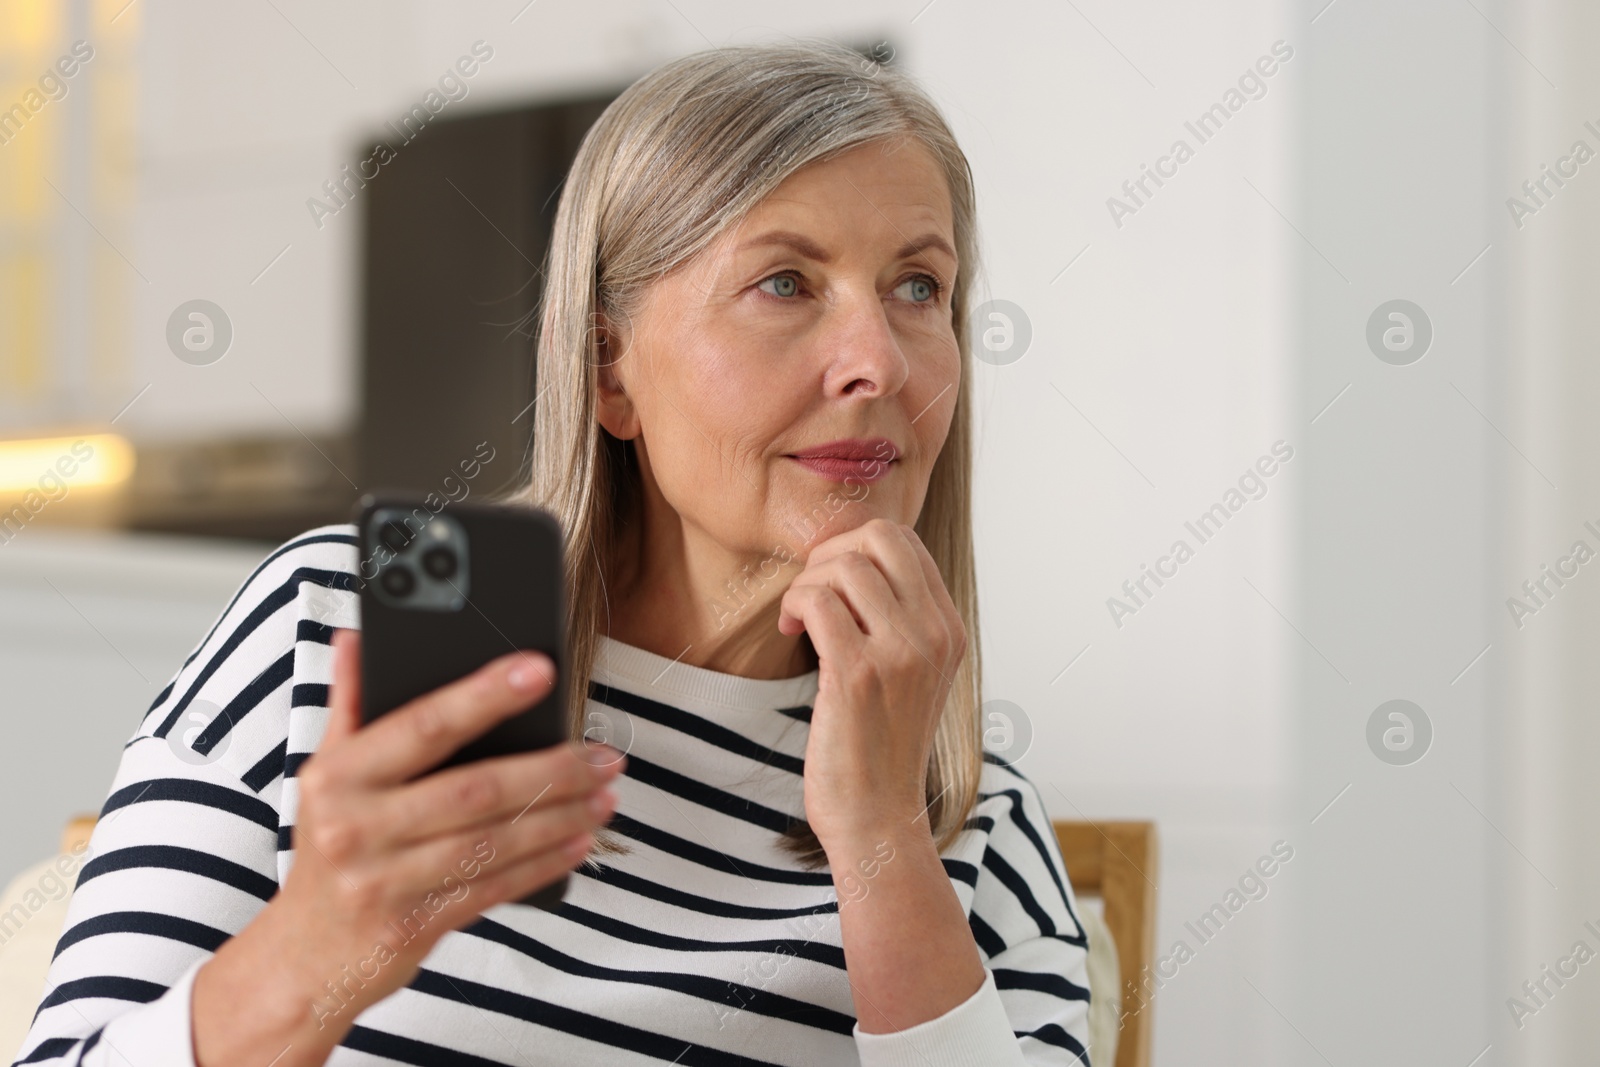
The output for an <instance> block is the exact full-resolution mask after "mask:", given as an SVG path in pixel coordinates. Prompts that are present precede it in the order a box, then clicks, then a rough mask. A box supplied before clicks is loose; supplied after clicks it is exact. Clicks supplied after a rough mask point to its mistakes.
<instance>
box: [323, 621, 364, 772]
mask: <svg viewBox="0 0 1600 1067" xmlns="http://www.w3.org/2000/svg"><path fill="white" fill-rule="evenodd" d="M330 644H331V645H332V648H333V685H332V687H331V688H330V689H329V691H328V725H327V727H326V729H325V730H324V731H323V734H322V740H321V742H319V743H318V746H317V747H318V748H319V749H321V748H326V747H328V746H330V745H333V744H335V743H337V742H338V741H340V740H342V739H343V738H346V737H349V736H350V735H351V734H353V733H355V732H356V731H357V730H359V729H361V634H360V633H358V632H357V631H355V630H335V631H334V632H333V640H332V641H331V642H330Z"/></svg>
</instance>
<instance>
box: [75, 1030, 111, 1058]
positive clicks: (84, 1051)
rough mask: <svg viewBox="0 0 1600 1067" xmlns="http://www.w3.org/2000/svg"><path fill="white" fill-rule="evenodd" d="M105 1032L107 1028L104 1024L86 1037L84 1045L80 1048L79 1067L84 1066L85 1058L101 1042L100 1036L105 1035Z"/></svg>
mask: <svg viewBox="0 0 1600 1067" xmlns="http://www.w3.org/2000/svg"><path fill="white" fill-rule="evenodd" d="M105 1032H106V1028H105V1027H103V1026H102V1027H101V1028H100V1029H98V1030H96V1031H95V1032H94V1033H92V1034H90V1035H89V1036H88V1037H86V1038H84V1041H83V1047H82V1048H80V1049H79V1050H78V1067H83V1058H84V1057H85V1056H87V1055H88V1054H89V1053H90V1052H92V1051H94V1047H95V1046H96V1045H98V1044H99V1043H100V1038H101V1037H102V1036H104V1035H105Z"/></svg>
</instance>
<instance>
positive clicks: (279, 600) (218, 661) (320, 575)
mask: <svg viewBox="0 0 1600 1067" xmlns="http://www.w3.org/2000/svg"><path fill="white" fill-rule="evenodd" d="M305 582H310V583H312V584H313V585H320V586H323V587H324V588H328V589H345V590H352V591H353V590H354V589H355V584H356V578H355V575H353V574H350V573H349V572H347V571H324V570H318V569H316V568H314V567H296V568H295V570H294V572H293V573H292V574H290V575H289V578H288V580H286V581H285V582H284V583H283V584H282V585H280V586H278V588H276V589H274V590H272V591H271V592H270V593H268V594H267V595H266V596H264V597H262V598H261V601H260V602H259V603H257V604H256V606H255V607H254V608H253V609H252V610H251V612H250V614H249V615H247V616H245V617H244V619H243V620H241V621H240V623H239V625H238V626H236V627H235V628H234V629H233V630H232V631H231V632H230V633H229V634H228V636H227V638H226V640H224V641H223V642H222V647H221V648H219V649H217V653H216V655H214V656H212V657H211V659H210V661H209V662H207V663H206V665H205V666H204V667H202V668H201V669H200V672H199V673H198V674H196V675H195V677H194V679H193V681H191V682H190V683H189V691H188V692H186V693H185V694H184V695H183V697H182V698H181V699H179V700H178V702H177V703H176V704H174V705H173V706H172V710H171V711H170V712H168V713H167V717H166V718H165V719H163V720H162V722H161V725H160V726H158V727H156V728H155V730H154V734H155V736H156V737H165V736H167V733H168V731H170V730H171V729H172V727H173V726H174V725H175V724H176V723H177V722H178V720H179V719H180V718H182V717H183V712H184V709H186V708H187V707H188V706H189V703H190V701H192V700H194V698H195V694H197V693H198V692H199V691H200V689H201V687H203V686H204V685H205V683H206V681H207V679H209V678H210V677H211V676H212V675H213V674H215V673H216V672H217V670H218V669H219V668H220V667H221V666H222V665H223V664H224V663H226V662H227V660H228V657H229V656H231V655H232V654H233V652H234V650H235V649H237V648H238V647H239V646H240V645H241V644H243V643H244V641H245V639H246V638H248V637H249V636H250V635H251V634H253V633H255V632H256V630H257V629H259V628H260V627H261V625H262V624H263V623H264V622H266V621H267V620H268V619H270V618H271V617H272V616H273V615H275V614H276V613H277V612H278V611H280V610H281V609H282V608H284V607H285V606H287V605H289V604H292V603H293V602H294V600H295V598H296V597H298V596H299V595H300V586H301V585H302V584H303V583H305Z"/></svg>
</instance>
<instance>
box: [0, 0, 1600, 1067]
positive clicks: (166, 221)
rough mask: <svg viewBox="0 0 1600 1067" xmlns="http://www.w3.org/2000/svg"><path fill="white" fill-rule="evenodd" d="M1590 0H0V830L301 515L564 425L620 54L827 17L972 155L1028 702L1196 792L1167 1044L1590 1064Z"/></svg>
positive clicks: (1168, 865) (1022, 694) (1143, 814)
mask: <svg viewBox="0 0 1600 1067" xmlns="http://www.w3.org/2000/svg"><path fill="white" fill-rule="evenodd" d="M1597 35H1600V10H1597V9H1595V8H1594V6H1593V5H1590V4H1587V3H1583V2H1580V0H1530V2H1527V3H1523V4H1511V3H1507V2H1503V0H1410V2H1408V3H1405V4H1395V3H1383V2H1380V0H1332V2H1329V0H1303V2H1302V0H1293V2H1287V0H1283V2H1264V0H1259V2H1258V0H1237V2H1216V3H1208V4H1204V5H1191V4H1180V3H1173V2H1166V3H1159V2H1149V0H1135V2H1133V3H1113V2H1110V0H1067V2H1064V3H1057V2H1044V0H1038V2H1027V3H1022V2H1009V3H999V2H996V3H985V4H975V3H972V2H971V0H850V2H848V3H845V2H835V0H817V2H814V3H810V4H805V5H800V6H799V7H796V8H795V9H794V10H793V11H790V10H788V9H787V8H783V7H773V6H767V5H762V6H760V7H755V6H752V5H749V4H742V3H734V2H732V0H613V2H611V3H607V4H604V5H600V4H587V3H578V2H575V0H496V2H492V3H491V2H482V3H461V4H452V5H449V6H448V8H447V7H445V6H443V5H428V4H423V3H420V2H405V3H401V2H391V3H384V4H380V3H378V2H377V0H364V2H347V3H340V4H333V5H329V4H313V3H309V2H306V0H226V2H222V3H216V2H212V3H202V2H200V0H164V2H159V3H158V2H154V0H107V2H100V0H93V2H90V0H0V680H3V683H4V690H3V692H0V715H3V720H0V721H3V724H4V741H3V744H0V812H3V813H4V816H5V817H4V819H3V820H0V880H6V879H9V878H10V877H11V876H12V875H14V874H16V873H17V872H19V871H21V870H23V869H24V868H27V867H28V866H30V865H31V864H33V863H35V862H36V861H38V860H40V859H42V858H45V857H47V856H49V855H50V854H52V852H53V851H54V849H55V848H56V846H57V842H58V840H59V838H60V834H61V829H62V826H63V825H64V823H65V822H66V821H67V819H68V818H69V817H70V816H72V815H73V814H75V813H79V812H93V811H97V810H98V809H99V806H100V804H101V802H102V801H103V800H104V798H105V794H106V791H107V789H108V787H109V784H110V781H111V775H112V772H113V770H114V768H115V766H116V763H117V760H118V758H119V756H120V753H121V746H122V744H123V743H124V742H125V741H126V740H127V738H128V737H129V736H130V735H131V734H132V732H133V730H134V729H135V728H136V727H137V725H138V722H139V720H140V718H141V716H142V714H143V712H144V710H145V709H146V708H147V707H148V706H149V704H150V702H151V701H152V699H153V698H154V697H155V695H156V694H157V693H158V692H159V691H160V690H161V688H162V687H163V686H164V685H165V683H166V681H167V680H168V679H169V678H170V677H171V675H172V674H173V673H174V672H175V671H176V670H177V668H178V666H179V664H180V663H181V662H182V660H183V658H184V656H186V655H187V654H188V652H189V651H190V649H192V648H193V647H194V646H195V644H196V643H198V642H199V640H200V639H201V638H202V636H203V635H204V634H205V632H206V631H207V629H208V628H209V627H210V625H211V623H212V622H213V621H214V620H215V619H216V618H217V616H218V615H219V613H220V612H221V611H222V609H223V607H224V606H225V604H226V603H227V600H228V598H229V596H230V595H231V594H232V592H233V591H234V590H235V589H236V588H237V586H238V584H239V583H240V582H241V581H242V580H243V579H244V578H245V576H246V575H247V574H248V573H249V571H250V569H251V568H252V567H253V566H254V565H255V563H257V562H258V561H259V560H260V559H261V558H262V556H263V555H265V554H266V552H268V551H269V550H270V548H271V547H272V546H273V545H274V544H275V543H277V542H279V541H281V540H283V539H285V538H288V537H290V536H292V535H293V534H295V533H297V532H299V531H301V530H304V529H307V528H309V527H311V526H315V525H320V524H323V523H327V522H340V521H344V520H345V519H346V517H347V515H348V513H349V508H350V505H351V503H352V502H353V501H354V500H355V498H356V497H357V496H358V494H359V492H360V491H362V490H365V489H368V488H373V487H411V488H417V489H422V490H430V489H431V490H439V489H440V488H441V486H442V485H443V483H444V480H445V479H446V478H447V477H449V476H450V475H452V473H453V472H455V471H456V470H457V465H458V463H459V461H461V460H463V459H466V458H468V457H471V456H473V455H475V454H476V455H478V456H479V458H481V457H482V455H483V452H482V451H480V449H482V448H483V446H484V445H485V444H486V445H487V447H488V448H489V449H491V450H492V452H493V456H494V458H493V459H492V460H491V461H489V462H487V463H485V464H484V465H483V468H482V472H481V473H480V475H479V476H478V478H477V479H476V480H475V481H474V482H473V483H472V484H471V486H470V489H471V491H472V492H474V493H479V494H489V493H492V492H495V491H497V490H500V489H503V488H505V487H507V486H509V485H511V484H514V483H515V482H516V481H517V480H518V479H519V478H520V476H521V474H522V472H523V469H524V468H523V466H522V465H523V464H524V462H525V457H526V453H527V448H528V446H529V438H528V432H529V426H530V424H531V421H532V420H531V412H530V406H531V404H532V403H533V401H534V398H535V396H536V395H537V394H536V388H535V386H536V383H535V382H534V381H533V380H532V374H531V360H530V343H531V329H530V322H529V318H528V316H529V314H530V312H531V311H532V310H533V308H534V307H535V304H536V302H537V300H538V296H539V286H540V272H539V267H538V265H539V263H540V261H541V258H542V256H543V255H544V246H545V238H546V234H547V231H548V227H549V225H550V223H551V220H552V217H553V213H554V209H555V197H556V195H557V193H558V191H559V188H560V183H561V181H562V177H563V174H564V170H565V167H566V165H567V162H568V161H569V160H570V158H571V155H572V153H573V151H574V150H575V148H576V145H577V143H578V140H579V139H580V138H581V137H582V135H583V133H584V131H585V130H586V129H587V127H588V125H589V123H590V122H591V121H592V120H593V119H594V117H595V116H596V115H597V114H598V113H599V111H600V109H602V108H603V107H604V106H605V104H606V103H607V102H608V101H609V100H610V99H612V98H613V97H614V96H615V95H616V94H617V93H618V92H619V91H620V90H621V89H622V88H623V87H624V86H626V85H627V84H628V83H629V82H630V81H632V80H633V79H634V78H636V77H638V76H639V75H641V74H643V73H644V72H646V71H647V70H649V69H651V68H652V67H654V66H655V65H657V64H659V63H661V62H663V61H665V60H668V59H670V58H673V57H675V56H678V55H682V54H684V53H687V52H691V51H696V50H699V49H703V48H708V47H714V46H718V45H725V44H737V43H754V42H762V41H771V40H779V39H782V38H785V37H788V36H826V37H829V38H833V39H836V40H839V41H841V42H844V43H846V44H849V45H851V46H853V47H857V48H859V49H861V50H862V51H863V52H864V53H867V54H870V55H873V56H875V57H877V58H878V59H879V61H883V62H889V63H892V64H894V65H897V66H900V67H903V68H905V69H907V70H909V71H911V72H912V73H913V74H914V75H915V76H917V77H918V78H919V79H920V80H921V81H922V83H923V84H924V85H925V86H926V87H927V88H928V89H929V91H930V92H931V93H932V94H933V96H934V97H935V98H936V100H937V101H938V102H939V103H940V105H941V106H942V107H943V108H944V109H945V113H946V115H947V117H948V119H949V121H950V122H951V124H952V125H953V127H954V128H955V130H956V133H957V136H958V137H959V139H960V140H961V142H962V144H963V146H964V147H965V150H966V152H967V154H968V156H969V158H970V160H971V162H972V166H973V169H974V172H975V175H976V179H977V187H978V193H979V201H980V216H979V217H980V225H981V240H982V243H983V255H984V264H983V269H984V274H983V277H982V279H981V282H980V289H981V292H980V293H979V296H978V299H979V300H981V301H985V302H986V303H985V304H984V306H983V307H982V308H980V314H979V316H978V321H977V324H976V327H975V335H976V334H977V331H979V330H981V331H982V335H981V336H976V344H977V348H976V351H977V352H978V355H979V357H980V358H979V362H978V363H977V366H976V375H977V381H976V398H977V408H978V410H977V417H978V425H979V431H980V435H979V440H980V444H979V450H978V466H977V485H978V500H977V505H978V509H977V535H978V540H979V574H980V586H981V589H982V620H983V627H982V637H983V654H984V664H985V668H986V671H985V675H986V690H987V691H986V693H985V698H986V700H988V701H990V703H989V704H986V712H987V713H988V714H987V716H986V721H987V722H989V723H991V724H992V725H993V727H994V729H993V731H992V732H991V735H990V740H991V745H992V747H994V748H995V749H996V751H998V752H1000V753H1001V754H1002V755H1005V756H1007V757H1008V758H1010V759H1013V760H1015V761H1016V762H1018V764H1019V766H1020V767H1021V768H1022V770H1023V771H1024V773H1026V774H1027V775H1029V776H1030V777H1031V778H1032V779H1033V781H1034V782H1035V783H1037V784H1038V785H1039V788H1040V790H1041V792H1042V793H1043V796H1044V800H1045V802H1046V804H1047V805H1048V806H1049V808H1050V810H1051V814H1052V815H1053V816H1055V817H1058V818H1073V819H1096V820H1100V819H1152V820H1155V821H1156V822H1157V824H1158V825H1159V828H1160V833H1161V841H1162V849H1161V863H1160V871H1159V877H1158V879H1157V881H1158V884H1159V909H1160V910H1159V919H1158V927H1157V936H1156V954H1157V956H1158V957H1159V958H1160V959H1161V960H1162V961H1163V962H1161V963H1159V964H1158V966H1157V971H1158V972H1159V974H1158V975H1157V977H1158V979H1159V980H1158V981H1153V982H1152V987H1154V986H1155V985H1159V989H1158V990H1156V992H1155V994H1154V1009H1153V1010H1154V1019H1155V1036H1154V1062H1156V1063H1159V1064H1169V1065H1180V1064H1212V1063H1217V1064H1221V1063H1228V1064H1235V1063H1237V1064H1272V1065H1307V1067H1309V1065H1317V1064H1336V1065H1341V1067H1342V1065H1345V1064H1395V1065H1401V1064H1404V1065H1408V1067H1409V1065H1414V1064H1421V1063H1429V1064H1439V1065H1444V1067H1499V1065H1509V1064H1575V1063H1580V1062H1590V1060H1591V1058H1592V1055H1593V1052H1592V1050H1593V1048H1594V1047H1595V1041H1596V1038H1597V1037H1600V1023H1597V1021H1596V1020H1600V965H1597V966H1595V967H1588V966H1586V965H1585V964H1586V963H1587V962H1588V959H1589V955H1594V954H1600V933H1596V932H1595V931H1597V930H1600V893H1597V889H1600V851H1597V849H1596V847H1595V842H1596V840H1597V839H1600V787H1597V786H1596V784H1595V782H1596V780H1597V775H1596V774H1595V773H1594V765H1595V764H1596V763H1597V762H1600V751H1597V748H1596V740H1597V737H1596V734H1597V727H1596V725H1595V723H1596V717H1595V715H1594V698H1595V694H1596V692H1597V689H1596V681H1597V679H1596V674H1597V672H1600V656H1597V655H1596V654H1595V653H1594V652H1593V650H1592V649H1591V647H1590V646H1589V644H1588V642H1589V641H1591V640H1594V639H1596V637H1600V622H1597V615H1600V577H1586V576H1585V575H1586V573H1587V572H1588V571H1590V570H1600V565H1597V567H1595V568H1589V567H1586V566H1585V564H1587V563H1588V562H1589V561H1590V560H1592V559H1593V558H1594V557H1595V555H1596V554H1597V553H1600V467H1597V464H1596V463H1595V460H1594V456H1595V454H1596V451H1597V449H1600V440H1597V429H1596V421H1595V420H1594V419H1593V418H1592V417H1591V407H1592V400H1593V398H1594V397H1595V396H1596V395H1597V393H1596V385H1597V383H1596V381H1595V378H1596V373H1597V364H1596V358H1595V357H1596V352H1595V340H1594V338H1595V336H1596V334H1595V316H1596V309H1597V308H1600V300H1596V298H1595V290H1596V286H1597V284H1600V262H1597V253H1596V245H1595V238H1596V236H1597V234H1600V230H1597V227H1596V222H1597V213H1600V163H1594V162H1593V159H1594V157H1595V155H1596V153H1597V152H1600V73H1597V68H1596V66H1595V64H1594V62H1593V56H1592V53H1593V49H1594V45H1595V43H1596V42H1597V39H1600V36H1597ZM1180 145H1181V146H1182V147H1180ZM1591 172H1594V173H1591ZM1179 542H1182V543H1183V544H1184V546H1185V550H1183V551H1179V550H1178V549H1177V545H1178V543H1179ZM1580 545H1581V547H1580ZM1151 574H1156V575H1158V577H1156V578H1152V577H1151ZM1275 850H1276V852H1275ZM1285 852H1288V853H1289V854H1290V856H1291V858H1290V859H1288V860H1287V861H1284V862H1282V863H1281V865H1280V866H1279V867H1278V868H1277V869H1276V873H1274V874H1273V875H1272V876H1271V877H1270V878H1267V879H1264V880H1261V881H1260V882H1259V883H1258V882H1256V881H1249V882H1248V883H1247V884H1246V885H1244V886H1241V878H1242V877H1243V876H1244V875H1246V873H1247V872H1248V871H1249V869H1250V868H1251V867H1252V865H1254V864H1255V863H1256V862H1257V861H1258V860H1259V859H1260V858H1261V857H1262V856H1266V855H1269V854H1276V855H1277V856H1278V857H1279V858H1280V859H1281V858H1282V856H1283V854H1284V853H1285ZM1258 885H1259V886H1260V888H1257V886H1258ZM1230 894H1232V899H1233V900H1238V899H1240V895H1241V894H1247V895H1246V896H1245V897H1244V898H1243V903H1242V905H1240V906H1238V907H1234V906H1232V904H1230V903H1229V901H1230ZM1219 903H1221V904H1223V905H1224V907H1225V908H1227V909H1228V911H1229V912H1230V914H1231V918H1229V919H1228V921H1227V922H1226V924H1225V925H1224V926H1223V927H1222V929H1221V930H1220V931H1216V932H1214V933H1213V935H1212V936H1210V937H1202V936H1197V931H1196V927H1195V925H1194V924H1195V923H1196V921H1197V920H1198V919H1199V918H1200V917H1201V916H1203V915H1205V914H1206V913H1208V912H1209V911H1211V909H1212V908H1213V906H1214V905H1218V904H1219ZM1590 922H1592V923H1594V927H1593V928H1591V927H1589V926H1587V925H1586V923H1590ZM1579 942H1583V943H1585V945H1586V946H1587V948H1588V950H1589V953H1588V954H1587V955H1585V954H1582V953H1577V952H1576V948H1577V944H1578V943H1579ZM1180 944H1181V945H1183V949H1182V950H1181V951H1180V950H1179V947H1178V946H1179V945H1180ZM3 952H4V946H3V944H0V954H3ZM1580 955H1581V956H1582V959H1581V960H1580V959H1578V957H1579V956H1580ZM1564 960H1565V961H1568V962H1566V963H1563V962H1562V961H1564ZM1547 967H1548V968H1551V969H1552V971H1557V970H1558V971H1560V972H1561V973H1563V974H1565V975H1566V977H1564V978H1562V979H1561V980H1560V981H1559V982H1555V981H1551V980H1549V979H1548V978H1546V977H1545V975H1546V974H1548V973H1551V972H1548V971H1546V970H1545V968H1547ZM1573 968H1576V970H1575V972H1574V970H1573ZM1590 972H1594V973H1590ZM1541 983H1542V984H1541ZM1530 987H1531V992H1530ZM1519 1005H1520V1007H1519Z"/></svg>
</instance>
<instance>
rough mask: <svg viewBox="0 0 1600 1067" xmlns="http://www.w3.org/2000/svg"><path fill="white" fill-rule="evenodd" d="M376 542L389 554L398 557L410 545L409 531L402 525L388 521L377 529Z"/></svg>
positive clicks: (392, 520)
mask: <svg viewBox="0 0 1600 1067" xmlns="http://www.w3.org/2000/svg"><path fill="white" fill-rule="evenodd" d="M378 540H380V541H382V542H383V545H384V547H385V548H387V549H388V550H389V551H390V552H393V553H395V554H397V555H398V554H399V553H401V552H403V551H405V547H406V546H407V545H409V544H410V543H411V531H410V530H408V529H406V526H405V524H404V523H402V522H399V521H397V520H395V519H390V520H389V521H388V522H386V523H384V524H383V526H381V527H380V528H379V529H378Z"/></svg>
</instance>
